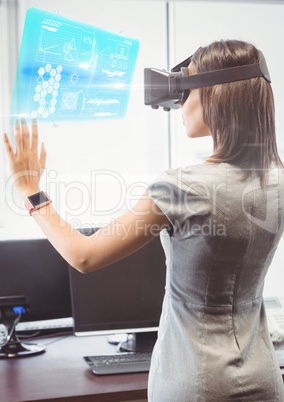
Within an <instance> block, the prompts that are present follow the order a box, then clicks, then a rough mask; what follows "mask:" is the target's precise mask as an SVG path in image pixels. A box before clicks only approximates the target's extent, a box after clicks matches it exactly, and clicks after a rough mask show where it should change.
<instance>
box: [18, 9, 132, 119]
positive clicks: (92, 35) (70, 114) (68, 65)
mask: <svg viewBox="0 0 284 402" xmlns="http://www.w3.org/2000/svg"><path fill="white" fill-rule="evenodd" d="M138 49H139V41H138V40H137V39H133V38H129V37H125V36H121V35H118V34H115V33H112V32H109V31H106V30H103V29H101V28H97V27H94V26H91V25H87V24H83V23H81V22H76V21H72V20H69V19H66V18H63V17H61V16H59V15H56V14H51V13H48V12H46V11H43V10H40V9H37V8H30V9H29V10H28V11H27V14H26V20H25V25H24V31H23V37H22V43H21V50H20V54H19V60H18V68H17V76H16V82H15V87H14V93H13V100H12V110H11V114H12V117H13V118H15V117H19V116H25V117H26V118H36V119H37V120H39V121H44V120H46V121H55V122H58V121H63V120H77V121H78V120H92V119H111V118H112V119H113V118H114V119H119V118H123V117H124V116H125V114H126V110H127V106H128V102H129V95H130V90H131V84H132V80H133V74H134V69H135V64H136V59H137V54H138Z"/></svg>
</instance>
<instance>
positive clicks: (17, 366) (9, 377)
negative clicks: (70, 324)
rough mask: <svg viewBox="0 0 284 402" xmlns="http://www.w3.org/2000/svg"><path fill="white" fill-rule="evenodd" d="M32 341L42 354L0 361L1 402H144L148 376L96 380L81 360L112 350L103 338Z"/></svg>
mask: <svg viewBox="0 0 284 402" xmlns="http://www.w3.org/2000/svg"><path fill="white" fill-rule="evenodd" d="M26 342H27V341H26ZM33 342H34V343H37V344H41V345H45V346H46V352H45V353H43V354H41V355H37V356H33V357H24V358H17V359H5V360H0V399H1V401H2V402H21V401H40V402H43V401H49V402H50V401H58V402H59V401H60V402H67V401H68V402H93V401H94V402H95V401H99V402H118V401H135V402H136V401H146V399H147V380H148V373H138V374H137V373H135V374H120V375H110V376H102V377H99V376H95V375H94V374H93V373H92V372H91V370H90V369H89V367H88V365H87V363H86V362H85V361H84V360H83V358H82V356H85V355H91V354H96V353H97V354H99V353H101V354H103V353H112V352H113V351H114V348H115V347H114V346H112V345H109V344H108V343H107V341H106V336H90V337H75V336H74V335H69V336H65V337H62V338H59V337H57V338H55V337H54V338H45V339H38V340H36V341H33ZM27 343H28V342H27ZM31 343H32V342H31Z"/></svg>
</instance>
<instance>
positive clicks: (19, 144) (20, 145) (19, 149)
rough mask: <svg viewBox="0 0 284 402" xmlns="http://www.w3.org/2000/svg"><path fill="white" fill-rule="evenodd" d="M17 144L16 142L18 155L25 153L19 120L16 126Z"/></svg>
mask: <svg viewBox="0 0 284 402" xmlns="http://www.w3.org/2000/svg"><path fill="white" fill-rule="evenodd" d="M15 142H16V154H21V153H22V152H23V142H22V133H21V127H20V123H19V121H18V120H17V121H16V124H15Z"/></svg>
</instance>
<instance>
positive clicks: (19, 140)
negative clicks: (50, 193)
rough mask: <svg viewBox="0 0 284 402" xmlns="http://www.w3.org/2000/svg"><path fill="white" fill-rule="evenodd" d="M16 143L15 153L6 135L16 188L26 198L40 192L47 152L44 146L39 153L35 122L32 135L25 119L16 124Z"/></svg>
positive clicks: (6, 146) (6, 144) (5, 139)
mask: <svg viewBox="0 0 284 402" xmlns="http://www.w3.org/2000/svg"><path fill="white" fill-rule="evenodd" d="M15 143H16V150H15V151H14V150H13V147H12V145H11V143H10V141H9V138H8V136H7V134H6V133H5V134H4V144H5V148H6V151H7V155H8V157H9V161H10V167H11V172H12V174H13V176H14V181H15V186H16V188H17V190H18V191H19V193H20V195H21V196H22V197H23V198H25V197H27V196H28V195H31V194H33V193H36V192H38V191H39V181H40V178H41V175H42V173H43V171H44V169H45V161H46V152H45V149H44V145H43V144H41V149H40V152H38V128H37V123H36V121H35V120H33V122H32V129H31V135H30V132H29V129H28V126H27V123H26V120H25V119H21V122H17V123H16V124H15Z"/></svg>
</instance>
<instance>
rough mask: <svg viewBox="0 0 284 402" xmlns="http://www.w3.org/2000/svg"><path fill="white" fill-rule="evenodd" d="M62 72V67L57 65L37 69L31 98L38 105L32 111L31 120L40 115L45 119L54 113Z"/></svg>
mask: <svg viewBox="0 0 284 402" xmlns="http://www.w3.org/2000/svg"><path fill="white" fill-rule="evenodd" d="M62 70H63V67H62V66H60V65H58V66H57V67H56V68H53V67H52V65H51V64H49V63H48V64H46V65H45V66H44V67H40V68H39V69H38V77H37V85H36V87H35V95H34V97H33V99H34V101H35V102H36V103H38V108H37V109H35V110H33V111H32V113H31V117H32V118H36V117H37V116H39V115H40V116H42V117H43V118H45V119H46V118H47V117H48V116H49V115H51V114H53V113H54V112H55V108H56V104H57V97H58V89H59V87H60V80H61V78H62V76H61V73H62Z"/></svg>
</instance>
